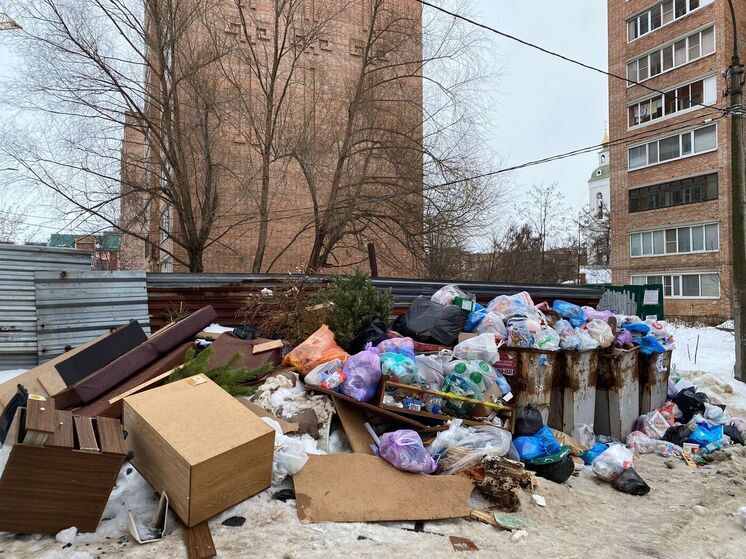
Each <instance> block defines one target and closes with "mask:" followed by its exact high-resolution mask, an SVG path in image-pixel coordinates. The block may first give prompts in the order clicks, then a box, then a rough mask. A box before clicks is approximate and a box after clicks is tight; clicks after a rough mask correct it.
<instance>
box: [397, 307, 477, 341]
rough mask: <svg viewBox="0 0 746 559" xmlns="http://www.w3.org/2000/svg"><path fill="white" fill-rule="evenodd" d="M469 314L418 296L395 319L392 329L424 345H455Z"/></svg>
mask: <svg viewBox="0 0 746 559" xmlns="http://www.w3.org/2000/svg"><path fill="white" fill-rule="evenodd" d="M468 318H469V313H468V312H467V311H465V310H464V309H462V308H460V307H457V306H456V305H440V304H438V303H433V302H432V301H430V300H428V299H425V298H424V297H422V296H420V297H417V298H416V299H415V300H414V301H413V302H412V305H411V306H410V307H409V309H407V312H405V313H404V314H402V315H400V316H398V317H397V319H396V320H395V321H394V325H393V329H394V330H396V331H397V332H399V333H400V334H402V335H404V336H409V337H410V338H414V339H415V340H417V341H420V342H424V343H434V344H441V345H445V346H452V345H455V344H456V342H457V341H458V335H459V334H460V333H461V332H463V330H464V326H466V321H467V320H468Z"/></svg>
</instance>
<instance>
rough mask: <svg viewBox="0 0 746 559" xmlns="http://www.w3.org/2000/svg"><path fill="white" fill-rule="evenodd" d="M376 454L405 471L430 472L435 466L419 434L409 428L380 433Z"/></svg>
mask: <svg viewBox="0 0 746 559" xmlns="http://www.w3.org/2000/svg"><path fill="white" fill-rule="evenodd" d="M378 455H379V456H380V457H381V458H383V459H384V460H386V461H387V462H389V463H390V464H392V465H393V466H394V467H395V468H397V469H399V470H403V471H405V472H412V473H415V474H432V473H433V472H434V471H435V468H437V465H436V464H435V460H433V457H432V456H430V453H428V451H427V450H426V449H425V445H423V444H422V439H421V438H420V435H419V434H418V433H417V432H416V431H412V430H410V429H401V430H399V431H393V432H391V433H384V434H383V435H381V437H380V442H379V444H378Z"/></svg>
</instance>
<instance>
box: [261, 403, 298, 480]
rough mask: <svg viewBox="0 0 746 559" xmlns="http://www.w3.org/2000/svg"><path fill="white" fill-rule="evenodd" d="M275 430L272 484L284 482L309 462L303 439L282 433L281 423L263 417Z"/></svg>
mask: <svg viewBox="0 0 746 559" xmlns="http://www.w3.org/2000/svg"><path fill="white" fill-rule="evenodd" d="M261 419H262V421H264V422H265V423H266V424H267V425H269V426H270V427H272V428H273V429H274V430H275V453H274V457H273V459H272V485H278V484H280V483H282V480H284V479H285V478H286V477H287V476H288V475H293V474H297V473H298V472H300V471H301V469H302V468H303V466H305V465H306V462H308V454H306V447H305V445H304V444H303V441H302V440H300V439H297V438H293V437H288V436H287V435H283V434H282V428H281V427H280V424H279V423H277V422H276V421H275V420H274V419H271V418H269V417H262V418H261Z"/></svg>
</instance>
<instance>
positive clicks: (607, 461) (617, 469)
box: [591, 443, 634, 481]
mask: <svg viewBox="0 0 746 559" xmlns="http://www.w3.org/2000/svg"><path fill="white" fill-rule="evenodd" d="M633 457H634V455H633V453H632V450H631V449H629V448H627V447H626V446H624V445H623V444H618V443H616V444H612V445H610V446H609V448H607V449H606V450H605V451H604V452H603V453H602V454H601V455H599V456H598V458H596V459H595V460H594V461H593V464H592V465H591V468H592V469H593V473H594V474H596V475H597V476H598V477H600V478H601V479H603V480H605V481H614V479H616V478H617V477H618V476H619V474H621V473H622V472H623V471H624V470H626V469H627V468H631V467H632V459H633Z"/></svg>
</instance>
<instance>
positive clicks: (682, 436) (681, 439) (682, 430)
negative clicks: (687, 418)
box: [663, 425, 692, 446]
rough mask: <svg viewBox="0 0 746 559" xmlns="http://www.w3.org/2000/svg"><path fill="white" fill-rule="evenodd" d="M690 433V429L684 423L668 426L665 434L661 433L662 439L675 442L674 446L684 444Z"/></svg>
mask: <svg viewBox="0 0 746 559" xmlns="http://www.w3.org/2000/svg"><path fill="white" fill-rule="evenodd" d="M691 434H692V430H691V429H689V427H687V426H686V425H674V426H673V427H669V428H668V430H667V431H666V434H665V435H663V440H664V441H668V442H670V443H673V444H675V445H676V446H684V443H685V442H687V441H688V440H689V437H690V436H691Z"/></svg>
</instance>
